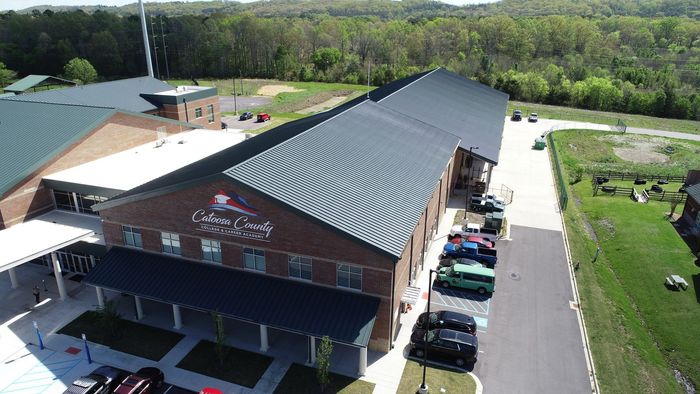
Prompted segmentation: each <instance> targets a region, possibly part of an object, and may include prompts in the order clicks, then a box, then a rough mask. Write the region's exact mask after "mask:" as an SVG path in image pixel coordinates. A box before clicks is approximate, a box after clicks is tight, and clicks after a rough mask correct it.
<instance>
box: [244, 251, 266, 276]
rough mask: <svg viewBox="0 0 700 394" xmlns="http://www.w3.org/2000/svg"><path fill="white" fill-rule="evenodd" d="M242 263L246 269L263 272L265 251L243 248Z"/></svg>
mask: <svg viewBox="0 0 700 394" xmlns="http://www.w3.org/2000/svg"><path fill="white" fill-rule="evenodd" d="M243 263H244V266H245V267H246V268H248V269H251V270H256V271H262V272H265V251H264V250H260V249H253V248H243Z"/></svg>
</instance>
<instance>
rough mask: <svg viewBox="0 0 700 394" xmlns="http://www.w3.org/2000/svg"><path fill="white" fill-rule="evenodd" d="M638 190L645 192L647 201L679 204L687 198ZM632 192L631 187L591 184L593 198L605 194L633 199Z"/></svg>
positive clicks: (671, 193) (664, 192) (674, 194)
mask: <svg viewBox="0 0 700 394" xmlns="http://www.w3.org/2000/svg"><path fill="white" fill-rule="evenodd" d="M611 179H612V178H611ZM640 190H646V195H648V196H649V200H656V201H678V202H679V203H682V202H684V201H685V200H686V199H687V198H688V195H687V194H686V193H677V192H668V191H666V190H664V191H661V192H658V193H657V192H654V191H652V190H648V189H642V188H641V187H640ZM634 191H635V188H632V187H622V186H607V185H599V184H598V183H597V182H593V195H594V196H597V195H598V193H605V194H608V195H611V196H625V197H632V198H633V197H634Z"/></svg>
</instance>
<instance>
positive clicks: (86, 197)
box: [53, 190, 107, 215]
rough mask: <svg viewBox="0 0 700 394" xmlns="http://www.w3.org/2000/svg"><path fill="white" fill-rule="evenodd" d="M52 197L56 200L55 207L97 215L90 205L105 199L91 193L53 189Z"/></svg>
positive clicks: (105, 198)
mask: <svg viewBox="0 0 700 394" xmlns="http://www.w3.org/2000/svg"><path fill="white" fill-rule="evenodd" d="M53 198H54V201H56V209H61V210H65V211H72V212H80V213H87V214H90V215H98V213H97V212H95V211H93V210H92V208H91V207H92V206H93V205H95V204H97V203H101V202H104V201H107V197H101V196H94V195H92V194H80V193H73V192H64V191H60V190H54V191H53ZM76 204H77V206H76Z"/></svg>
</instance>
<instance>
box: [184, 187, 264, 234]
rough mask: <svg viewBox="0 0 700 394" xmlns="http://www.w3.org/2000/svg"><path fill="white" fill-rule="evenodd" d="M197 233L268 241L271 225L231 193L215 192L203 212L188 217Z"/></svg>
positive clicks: (246, 203) (201, 210) (241, 198)
mask: <svg viewBox="0 0 700 394" xmlns="http://www.w3.org/2000/svg"><path fill="white" fill-rule="evenodd" d="M192 222H194V223H196V224H197V225H199V228H198V230H200V231H206V232H210V233H217V234H224V235H229V236H232V237H239V238H246V239H254V240H256V241H266V242H269V241H270V235H272V230H274V229H275V225H274V224H272V223H270V221H269V220H265V219H262V218H261V217H260V212H258V210H257V209H255V208H254V207H253V206H252V205H250V204H249V203H248V201H246V200H245V199H244V198H243V197H241V196H239V195H238V194H236V193H235V192H225V191H223V190H219V192H218V193H216V194H215V195H214V197H212V198H211V200H209V205H208V207H207V209H198V210H196V211H195V212H194V213H193V214H192Z"/></svg>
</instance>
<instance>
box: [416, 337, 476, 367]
mask: <svg viewBox="0 0 700 394" xmlns="http://www.w3.org/2000/svg"><path fill="white" fill-rule="evenodd" d="M426 341H427V342H428V356H430V357H431V358H433V357H434V358H440V359H443V360H446V361H451V362H454V363H455V364H457V366H459V367H461V366H463V365H464V364H465V363H467V362H476V356H477V354H478V353H479V340H478V339H477V338H476V336H474V335H469V334H466V333H463V332H459V331H454V330H448V329H442V330H431V331H426V330H422V329H419V330H416V331H413V334H411V350H413V351H415V354H416V356H417V357H423V356H424V355H425V342H426Z"/></svg>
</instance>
